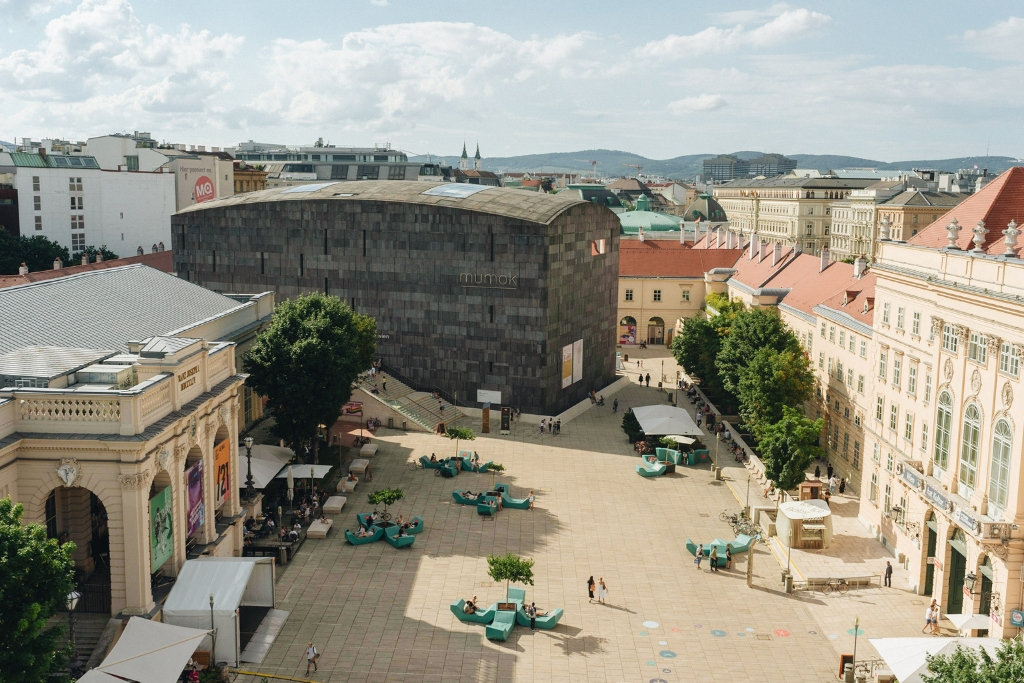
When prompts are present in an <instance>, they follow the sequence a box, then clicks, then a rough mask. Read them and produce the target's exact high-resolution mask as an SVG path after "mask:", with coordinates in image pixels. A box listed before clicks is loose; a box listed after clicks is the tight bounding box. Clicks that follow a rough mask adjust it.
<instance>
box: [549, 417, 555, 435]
mask: <svg viewBox="0 0 1024 683" xmlns="http://www.w3.org/2000/svg"><path fill="white" fill-rule="evenodd" d="M554 433H555V418H551V419H550V420H548V434H554Z"/></svg>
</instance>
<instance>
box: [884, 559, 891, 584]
mask: <svg viewBox="0 0 1024 683" xmlns="http://www.w3.org/2000/svg"><path fill="white" fill-rule="evenodd" d="M885 585H886V586H887V587H889V588H892V562H890V561H889V560H886V561H885Z"/></svg>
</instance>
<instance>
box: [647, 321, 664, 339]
mask: <svg viewBox="0 0 1024 683" xmlns="http://www.w3.org/2000/svg"><path fill="white" fill-rule="evenodd" d="M647 343H648V344H664V343H665V321H664V320H662V319H661V318H651V319H650V320H648V321H647Z"/></svg>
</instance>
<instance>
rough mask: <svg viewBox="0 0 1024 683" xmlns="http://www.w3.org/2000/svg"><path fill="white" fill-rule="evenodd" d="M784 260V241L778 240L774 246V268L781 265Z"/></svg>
mask: <svg viewBox="0 0 1024 683" xmlns="http://www.w3.org/2000/svg"><path fill="white" fill-rule="evenodd" d="M781 260H782V242H776V243H775V246H774V247H773V248H772V268H774V267H775V266H777V265H779V261H781Z"/></svg>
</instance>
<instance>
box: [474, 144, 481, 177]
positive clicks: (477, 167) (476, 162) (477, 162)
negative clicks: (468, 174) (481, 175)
mask: <svg viewBox="0 0 1024 683" xmlns="http://www.w3.org/2000/svg"><path fill="white" fill-rule="evenodd" d="M473 170H474V171H479V170H480V143H479V142H477V143H476V154H475V155H474V156H473Z"/></svg>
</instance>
